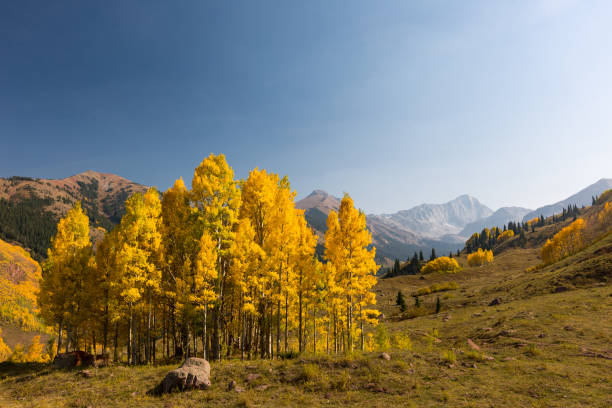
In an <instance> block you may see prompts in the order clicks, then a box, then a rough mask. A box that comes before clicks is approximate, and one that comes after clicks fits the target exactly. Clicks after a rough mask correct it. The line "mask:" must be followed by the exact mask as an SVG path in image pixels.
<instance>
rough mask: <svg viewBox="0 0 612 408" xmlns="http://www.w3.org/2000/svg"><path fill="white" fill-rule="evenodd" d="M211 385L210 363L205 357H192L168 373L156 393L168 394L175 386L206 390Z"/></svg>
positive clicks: (185, 389)
mask: <svg viewBox="0 0 612 408" xmlns="http://www.w3.org/2000/svg"><path fill="white" fill-rule="evenodd" d="M209 387H210V364H209V363H208V361H206V360H205V359H203V358H197V357H190V358H188V359H187V360H185V362H184V363H183V364H181V366H180V367H179V368H177V369H176V370H172V371H170V372H169V373H168V374H166V377H165V378H164V380H163V381H162V382H161V384H159V385H158V386H157V387H156V388H155V389H153V390H152V393H154V394H166V393H170V392H172V390H174V389H175V388H178V389H179V390H180V391H188V390H193V389H198V390H206V389H208V388H209Z"/></svg>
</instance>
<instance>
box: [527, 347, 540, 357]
mask: <svg viewBox="0 0 612 408" xmlns="http://www.w3.org/2000/svg"><path fill="white" fill-rule="evenodd" d="M525 354H526V355H528V356H531V357H537V356H539V355H541V354H542V351H540V349H539V348H537V347H536V346H535V345H533V344H529V345H528V346H527V347H525Z"/></svg>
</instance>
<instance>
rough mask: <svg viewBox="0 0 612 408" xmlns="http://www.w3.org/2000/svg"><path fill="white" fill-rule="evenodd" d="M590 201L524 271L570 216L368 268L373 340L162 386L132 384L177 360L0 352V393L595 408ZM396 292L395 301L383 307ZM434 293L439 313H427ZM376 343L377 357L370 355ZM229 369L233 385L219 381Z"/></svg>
mask: <svg viewBox="0 0 612 408" xmlns="http://www.w3.org/2000/svg"><path fill="white" fill-rule="evenodd" d="M602 204H603V202H601V203H600V204H598V205H597V206H594V207H589V208H586V209H585V210H583V211H582V212H581V217H584V218H585V219H586V220H587V223H588V224H591V226H592V228H591V229H589V231H587V232H588V240H589V242H591V243H590V244H588V245H587V246H586V247H585V248H584V249H582V250H581V251H580V252H578V253H576V254H574V255H572V256H570V257H567V258H565V259H563V260H562V261H560V262H557V263H555V264H552V265H549V266H547V267H545V268H542V269H540V270H537V271H534V272H529V271H528V270H527V269H528V268H529V267H533V266H535V265H537V264H539V263H540V262H541V260H540V258H539V248H540V246H541V244H542V242H543V241H545V240H546V239H547V238H550V237H552V235H554V234H555V233H556V232H558V231H559V230H560V229H561V228H562V227H563V226H565V225H567V224H569V223H570V222H571V220H567V221H564V222H557V223H554V224H549V225H545V226H543V227H538V228H537V229H536V230H535V231H534V232H531V231H530V232H527V234H526V235H527V240H526V243H525V245H524V247H522V246H520V245H518V242H517V241H518V240H517V238H515V239H513V240H511V241H508V242H506V243H504V244H503V245H502V246H500V247H499V248H497V249H496V255H495V259H494V261H493V263H492V264H489V265H486V266H482V267H470V266H467V262H466V257H465V255H462V256H460V257H459V258H458V259H459V263H460V264H461V265H462V266H463V269H462V270H461V271H460V272H458V273H455V274H447V273H432V274H428V275H420V276H419V275H407V276H399V277H395V278H390V279H381V280H379V281H378V284H377V285H376V287H375V292H376V298H377V307H378V309H379V310H380V311H381V312H382V313H383V316H382V318H381V320H380V323H379V326H378V328H377V329H374V330H373V331H372V334H373V337H372V339H373V341H374V345H373V349H372V350H371V351H366V352H365V353H356V354H355V355H349V356H333V355H332V356H327V355H321V354H319V355H317V356H313V355H312V354H309V353H304V354H302V355H300V356H298V357H296V358H290V359H287V360H272V361H268V360H260V359H256V360H250V361H241V360H240V359H230V360H224V361H222V362H220V363H217V362H213V363H212V364H211V365H212V371H211V373H212V377H211V381H212V386H211V388H210V389H209V390H206V391H192V392H188V393H174V394H171V395H167V396H164V397H153V396H150V395H147V394H146V392H147V391H148V390H149V389H151V388H152V387H153V386H155V385H156V384H157V383H158V382H159V381H160V380H161V378H163V376H164V375H165V373H166V372H168V371H169V370H171V369H173V368H175V367H176V366H177V364H178V362H164V363H163V364H162V365H154V366H142V367H135V368H129V367H125V366H121V365H119V366H115V367H109V368H99V369H93V370H90V371H91V373H92V376H91V377H89V378H88V377H85V376H82V375H75V371H64V370H51V369H49V368H48V367H46V366H42V365H32V364H31V365H12V364H8V363H5V364H2V365H0V378H3V379H0V390H2V391H0V404H1V405H2V406H6V407H14V406H15V407H17V406H23V405H25V406H41V407H46V406H49V407H51V406H53V407H71V406H97V407H122V406H150V407H165V406H194V407H195V406H202V405H214V406H243V407H253V406H270V407H281V406H321V405H325V406H338V407H340V406H355V407H372V406H415V407H416V406H427V407H434V406H435V407H437V406H453V407H483V408H484V407H491V406H495V407H533V406H546V407H563V408H567V407H584V406H589V407H608V406H610V402H611V401H610V393H611V391H612V389H611V388H610V384H611V381H612V377H611V375H610V361H611V360H612V348H610V344H612V301H610V294H611V290H612V233H610V231H609V229H607V228H603V227H601V226H598V225H597V224H596V221H595V220H596V216H597V214H598V212H599V211H600V210H601V208H602ZM446 282H454V283H455V284H456V289H451V290H448V291H443V292H437V293H431V294H426V295H421V296H420V303H421V306H420V308H419V309H418V310H415V309H414V308H413V307H412V304H413V298H412V296H411V295H413V294H414V293H415V292H416V291H417V290H422V289H423V288H425V287H428V288H430V287H432V286H433V285H435V284H443V283H446ZM398 290H401V291H402V292H403V294H404V296H405V297H406V298H407V299H408V302H409V309H408V311H407V312H406V313H401V312H400V311H399V308H398V306H397V305H396V298H397V292H398ZM438 298H439V299H440V301H441V311H440V312H439V313H435V304H436V300H437V299H438ZM493 300H495V302H492V301H493ZM406 337H407V338H409V341H407V340H405V339H406ZM402 339H404V340H402ZM321 341H323V342H324V341H325V339H324V338H323V339H321ZM382 351H385V352H387V353H389V355H390V360H389V361H387V360H385V359H382V358H380V357H379V356H380V352H382ZM231 381H235V382H236V383H237V385H238V386H239V387H242V389H240V390H239V391H236V390H233V389H231V388H230V387H228V385H229V384H230V382H231ZM67 384H70V387H67V386H66V385H67ZM109 396H112V397H109Z"/></svg>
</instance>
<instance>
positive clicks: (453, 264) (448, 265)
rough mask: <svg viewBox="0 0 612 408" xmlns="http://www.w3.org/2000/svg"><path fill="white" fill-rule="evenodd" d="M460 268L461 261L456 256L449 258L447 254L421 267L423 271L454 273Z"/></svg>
mask: <svg viewBox="0 0 612 408" xmlns="http://www.w3.org/2000/svg"><path fill="white" fill-rule="evenodd" d="M459 269H460V267H459V263H458V262H457V260H456V259H454V258H449V257H447V256H441V257H439V258H436V259H434V260H433V261H429V262H427V263H426V264H425V265H424V266H423V268H421V273H432V272H449V273H454V272H458V271H459Z"/></svg>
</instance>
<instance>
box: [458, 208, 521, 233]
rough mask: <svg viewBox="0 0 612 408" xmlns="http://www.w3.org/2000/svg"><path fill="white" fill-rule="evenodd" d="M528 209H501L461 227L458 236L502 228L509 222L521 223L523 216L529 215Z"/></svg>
mask: <svg viewBox="0 0 612 408" xmlns="http://www.w3.org/2000/svg"><path fill="white" fill-rule="evenodd" d="M530 211H531V210H530V209H529V208H523V207H502V208H500V209H499V210H497V211H495V212H494V213H493V214H491V215H490V216H488V217H486V218H482V219H480V220H477V221H474V222H470V223H469V224H468V225H466V226H465V227H463V229H462V230H461V232H460V233H459V235H460V236H463V237H469V236H470V235H472V234H473V233H475V232H480V231H482V230H483V229H484V228H491V227H502V226H503V225H505V224H508V222H510V221H521V220H522V219H523V217H524V216H525V214H527V213H529V212H530Z"/></svg>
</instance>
